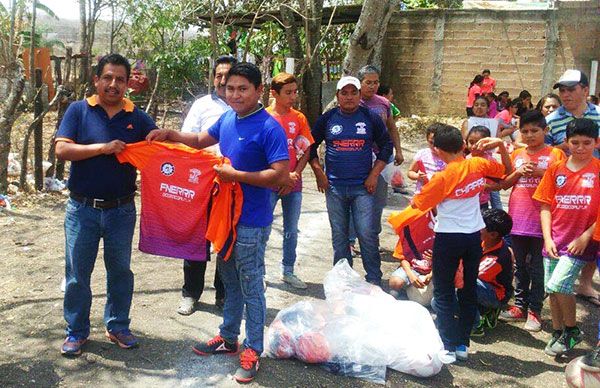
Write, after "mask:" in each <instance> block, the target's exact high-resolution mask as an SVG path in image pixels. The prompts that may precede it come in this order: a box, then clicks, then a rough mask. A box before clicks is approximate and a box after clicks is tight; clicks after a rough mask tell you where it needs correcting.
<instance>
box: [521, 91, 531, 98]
mask: <svg viewBox="0 0 600 388" xmlns="http://www.w3.org/2000/svg"><path fill="white" fill-rule="evenodd" d="M531 97H532V96H531V93H529V90H521V93H519V98H520V99H522V100H524V99H526V98H531Z"/></svg>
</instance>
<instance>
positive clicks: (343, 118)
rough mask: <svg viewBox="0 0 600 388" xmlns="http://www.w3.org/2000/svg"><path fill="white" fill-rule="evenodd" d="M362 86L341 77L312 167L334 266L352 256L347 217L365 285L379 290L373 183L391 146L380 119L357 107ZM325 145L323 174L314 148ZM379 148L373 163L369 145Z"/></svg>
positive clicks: (317, 133) (319, 129)
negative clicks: (328, 229)
mask: <svg viewBox="0 0 600 388" xmlns="http://www.w3.org/2000/svg"><path fill="white" fill-rule="evenodd" d="M360 88H361V83H360V81H359V80H358V79H357V78H355V77H342V78H341V79H340V80H339V82H338V83H337V91H336V99H337V103H338V106H337V107H335V108H333V109H331V110H330V111H328V112H326V113H325V114H323V115H321V116H320V117H319V119H318V120H317V122H316V124H315V126H314V128H313V130H312V135H313V138H314V140H315V142H314V144H313V145H312V146H311V151H310V165H311V167H312V169H313V171H314V173H315V176H316V179H317V186H318V189H319V191H320V192H322V193H325V199H326V204H327V212H328V214H329V223H330V225H331V235H332V244H333V252H334V258H333V262H334V264H335V263H337V262H338V261H339V260H341V259H343V258H345V259H348V262H349V263H350V265H352V256H351V253H350V247H349V245H348V227H349V222H350V216H352V219H353V221H354V225H355V228H356V234H357V236H358V241H359V243H360V247H361V253H362V258H363V266H364V268H365V271H366V273H367V275H366V280H367V281H368V282H370V283H373V284H377V285H380V283H381V275H382V274H381V268H380V267H381V257H380V254H379V235H378V233H377V225H375V217H374V212H375V196H374V193H375V190H376V188H377V179H378V177H379V174H380V173H381V171H382V170H383V168H384V167H385V165H386V163H387V161H388V160H389V158H390V157H391V155H392V151H393V144H392V141H391V139H390V136H389V134H388V131H387V128H386V125H385V123H384V122H383V120H382V119H381V117H380V116H379V115H377V114H376V113H374V112H372V111H371V110H369V109H368V108H365V107H362V106H360V97H361V95H360ZM323 141H325V145H326V147H325V165H326V172H325V171H323V167H322V166H321V164H320V163H319V159H318V156H317V149H318V147H319V145H320V144H321V143H322V142H323ZM374 145H376V146H377V147H378V148H379V153H378V154H377V160H376V161H375V163H374V164H373V159H372V154H373V146H374Z"/></svg>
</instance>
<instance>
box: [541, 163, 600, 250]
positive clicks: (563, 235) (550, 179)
mask: <svg viewBox="0 0 600 388" xmlns="http://www.w3.org/2000/svg"><path fill="white" fill-rule="evenodd" d="M599 174H600V160H598V159H595V158H594V159H592V160H591V161H590V162H589V163H588V164H587V166H585V167H584V168H582V169H580V170H579V171H571V170H570V169H569V168H568V167H567V161H566V160H563V161H560V162H557V163H555V164H553V165H552V166H550V167H549V168H548V169H547V170H546V173H545V174H544V176H543V177H542V180H541V182H540V185H539V186H538V188H537V190H536V191H535V194H534V195H533V199H535V200H537V201H539V202H542V203H545V204H548V205H550V209H551V213H552V240H553V241H554V244H556V249H557V250H558V252H559V254H560V255H566V254H567V246H568V245H569V244H570V243H571V242H572V241H573V240H575V239H576V238H578V237H579V236H581V234H582V233H583V232H585V231H586V229H588V228H589V227H590V226H592V224H593V223H594V222H595V221H596V217H597V216H598V203H599V201H600V176H599ZM596 250H597V244H596V243H594V242H591V243H590V244H589V245H588V247H587V249H586V250H585V252H584V253H583V255H582V256H581V257H579V258H580V259H582V260H586V261H589V260H595V259H596ZM543 254H544V255H546V254H547V253H546V251H545V250H544V251H543Z"/></svg>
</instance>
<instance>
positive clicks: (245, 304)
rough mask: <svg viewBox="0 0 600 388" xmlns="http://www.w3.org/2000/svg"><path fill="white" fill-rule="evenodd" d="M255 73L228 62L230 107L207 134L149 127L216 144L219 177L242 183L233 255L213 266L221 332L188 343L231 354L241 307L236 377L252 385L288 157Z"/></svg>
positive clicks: (199, 144)
mask: <svg viewBox="0 0 600 388" xmlns="http://www.w3.org/2000/svg"><path fill="white" fill-rule="evenodd" d="M261 82H262V77H261V74H260V70H258V68H257V67H256V66H255V65H253V64H250V63H238V64H236V65H234V66H233V67H232V68H231V69H230V70H229V74H228V76H227V81H226V86H225V87H226V98H227V103H228V104H229V106H231V108H232V110H230V111H227V112H226V113H224V114H223V115H222V116H221V117H220V118H219V120H218V121H217V122H216V123H215V124H214V125H213V126H212V127H210V128H209V129H208V131H203V132H200V133H199V134H194V133H181V132H177V131H173V130H167V129H161V130H156V131H153V132H151V133H150V134H149V135H148V137H147V139H148V140H149V141H152V140H156V141H164V140H171V141H177V142H181V143H184V144H187V145H189V146H191V147H195V148H205V147H208V146H211V145H214V144H217V143H219V147H220V149H221V153H222V154H223V156H225V157H227V158H229V159H230V160H231V165H228V164H223V165H220V166H215V167H214V168H215V170H216V171H217V174H218V175H219V177H220V178H221V179H222V180H223V181H225V182H230V181H237V182H239V183H240V184H241V186H242V192H243V194H244V204H243V206H242V214H241V216H240V220H239V223H238V226H237V228H236V231H237V240H236V242H235V246H234V249H233V253H232V255H231V258H230V259H229V260H227V261H225V260H224V259H223V258H222V257H218V262H217V269H218V271H219V274H220V276H221V280H222V281H223V284H224V286H225V306H224V308H223V324H221V326H220V327H219V329H220V332H219V334H218V335H217V336H216V337H214V338H213V339H211V340H209V341H207V342H200V343H198V344H196V345H194V348H193V349H194V352H196V353H197V354H199V355H209V354H222V353H226V354H235V353H237V351H238V347H239V345H238V341H237V338H238V336H239V334H240V325H241V323H242V316H243V314H244V309H245V311H246V339H245V340H244V344H243V345H244V350H243V351H242V352H241V353H240V368H238V370H237V371H236V373H235V375H234V378H235V379H236V380H237V381H238V382H242V383H246V382H250V381H252V380H253V379H254V377H255V376H256V372H257V371H258V363H259V360H258V357H259V356H260V354H261V353H262V351H263V337H264V325H265V320H266V310H267V307H266V301H265V289H264V284H263V277H264V274H265V249H266V245H267V240H268V238H269V233H270V231H271V222H272V221H273V209H272V207H271V188H273V187H278V186H287V185H288V183H289V182H288V180H289V155H288V149H287V140H286V136H285V131H284V130H283V128H282V127H281V126H280V125H279V123H277V121H275V119H274V118H273V117H271V115H270V114H268V113H267V112H266V111H265V109H264V108H263V106H262V105H261V104H259V102H258V101H259V100H260V98H261V96H262V93H263V85H262V83H261Z"/></svg>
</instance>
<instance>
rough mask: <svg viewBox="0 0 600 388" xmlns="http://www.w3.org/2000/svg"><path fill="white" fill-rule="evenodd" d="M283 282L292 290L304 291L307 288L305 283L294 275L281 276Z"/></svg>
mask: <svg viewBox="0 0 600 388" xmlns="http://www.w3.org/2000/svg"><path fill="white" fill-rule="evenodd" d="M282 279H283V281H284V282H285V283H287V284H289V285H290V286H292V287H294V288H298V289H301V290H305V289H307V288H308V286H307V285H306V283H304V282H303V281H302V280H300V278H299V277H298V276H296V275H294V274H291V275H283V277H282Z"/></svg>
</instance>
